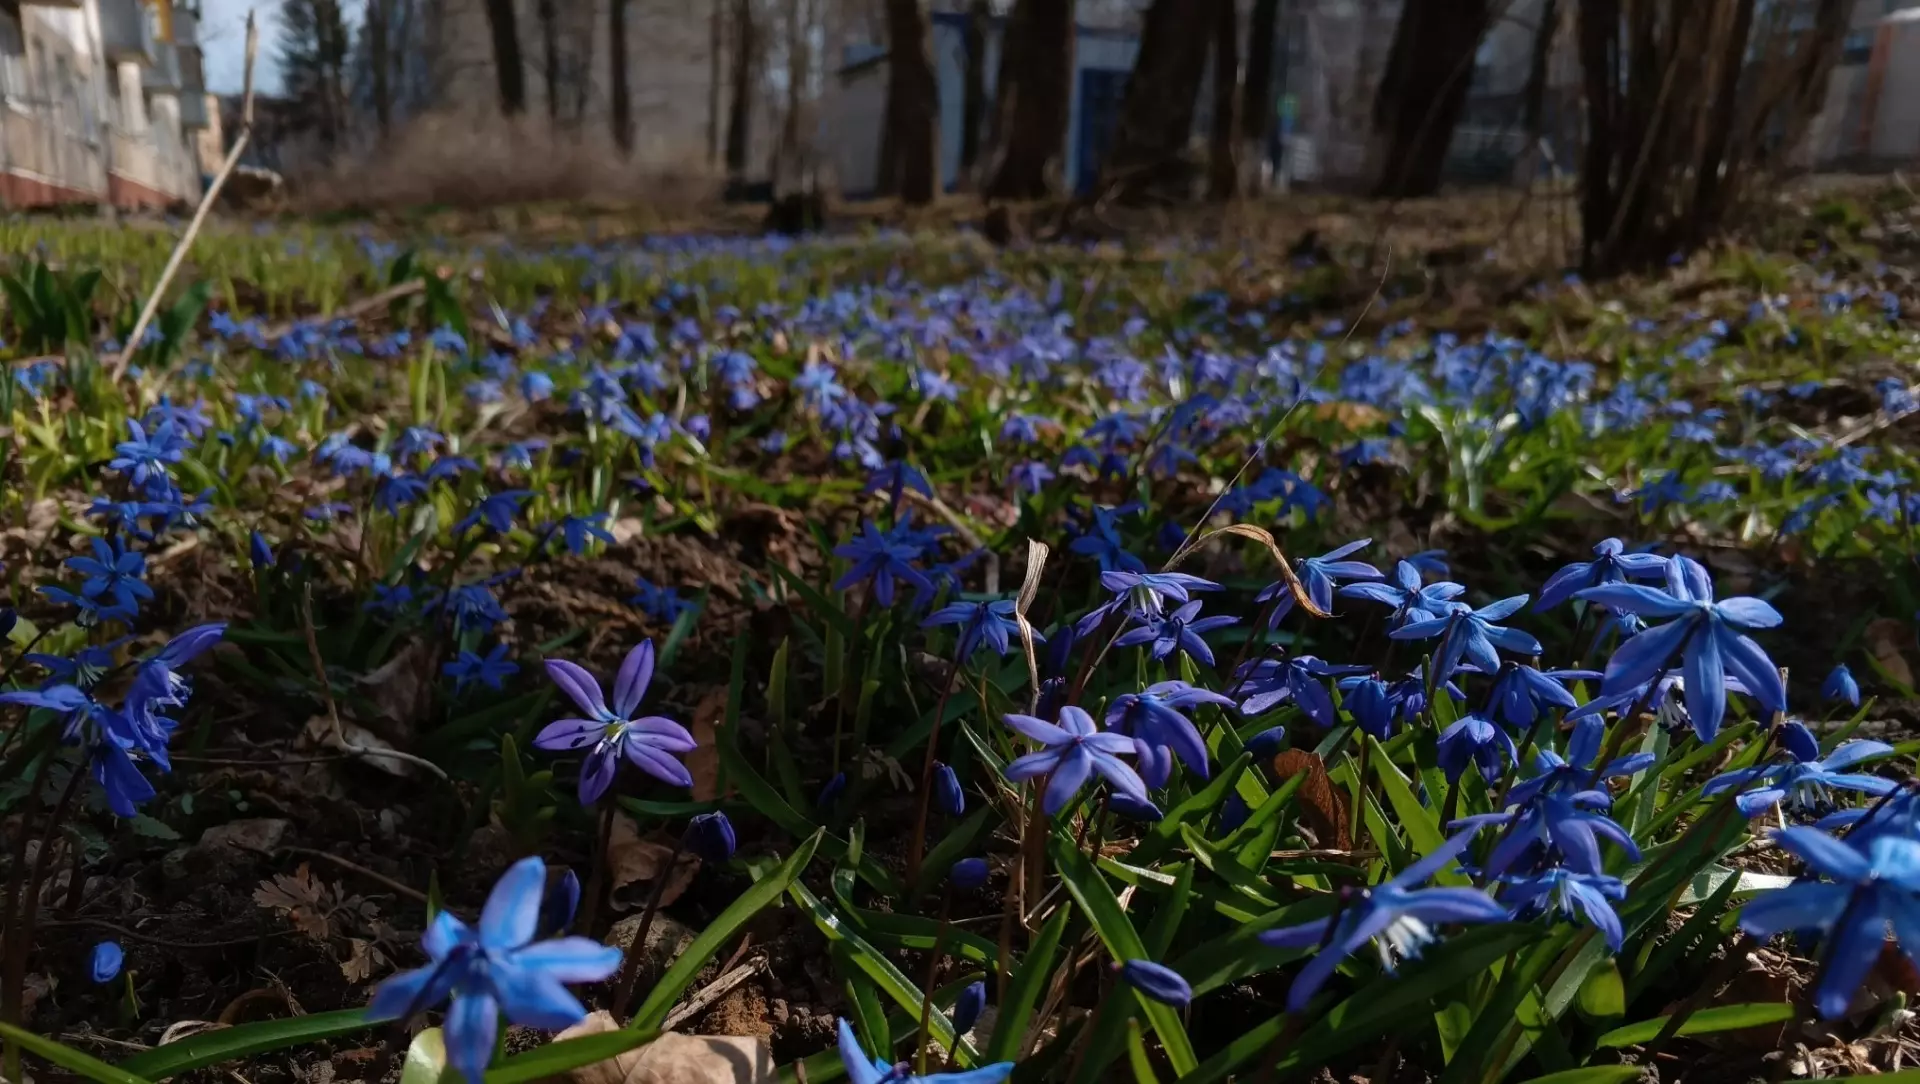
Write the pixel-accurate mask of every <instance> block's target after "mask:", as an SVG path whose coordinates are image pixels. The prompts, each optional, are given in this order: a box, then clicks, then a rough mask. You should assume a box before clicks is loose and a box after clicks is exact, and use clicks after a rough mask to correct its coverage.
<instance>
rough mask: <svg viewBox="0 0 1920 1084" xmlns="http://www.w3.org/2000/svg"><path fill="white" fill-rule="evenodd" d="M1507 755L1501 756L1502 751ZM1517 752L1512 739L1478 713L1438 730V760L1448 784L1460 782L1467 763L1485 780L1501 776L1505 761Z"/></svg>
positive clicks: (1504, 731)
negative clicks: (1445, 774)
mask: <svg viewBox="0 0 1920 1084" xmlns="http://www.w3.org/2000/svg"><path fill="white" fill-rule="evenodd" d="M1502 753H1505V754H1506V756H1505V757H1504V758H1502V756H1501V754H1502ZM1519 755H1520V751H1519V750H1518V749H1515V748H1514V747H1513V738H1512V737H1511V736H1509V735H1508V734H1507V732H1506V730H1504V729H1502V728H1501V727H1500V725H1499V724H1497V723H1495V722H1494V721H1493V720H1491V719H1488V718H1487V717H1486V716H1484V715H1480V714H1478V713H1474V714H1469V715H1463V716H1461V717H1460V718H1459V719H1458V720H1456V721H1455V722H1454V723H1453V724H1452V725H1451V726H1449V727H1447V728H1446V729H1445V730H1442V731H1441V732H1440V740H1439V747H1438V760H1439V764H1440V770H1441V771H1443V772H1445V773H1447V781H1448V782H1449V783H1457V782H1459V781H1460V777H1461V775H1463V774H1465V773H1466V770H1467V766H1468V765H1472V766H1473V769H1474V770H1475V771H1477V772H1479V773H1480V778H1481V779H1484V780H1486V781H1488V782H1492V781H1493V780H1495V779H1498V778H1500V776H1501V774H1502V773H1504V772H1505V771H1506V767H1505V764H1506V763H1508V762H1511V761H1512V760H1513V759H1514V758H1516V757H1518V756H1519Z"/></svg>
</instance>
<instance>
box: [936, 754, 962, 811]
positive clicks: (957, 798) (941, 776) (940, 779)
mask: <svg viewBox="0 0 1920 1084" xmlns="http://www.w3.org/2000/svg"><path fill="white" fill-rule="evenodd" d="M933 808H935V809H937V810H939V811H940V812H941V813H943V814H945V815H946V816H949V817H958V816H960V815H961V814H962V813H965V812H966V811H967V792H966V791H965V790H962V789H961V787H960V777H959V776H958V775H956V774H954V771H953V765H951V764H938V763H936V764H935V765H934V766H933Z"/></svg>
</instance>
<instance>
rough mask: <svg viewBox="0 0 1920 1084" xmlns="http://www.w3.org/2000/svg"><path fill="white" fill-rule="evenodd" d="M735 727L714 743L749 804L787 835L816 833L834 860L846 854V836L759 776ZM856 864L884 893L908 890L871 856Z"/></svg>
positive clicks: (822, 848) (726, 729) (729, 776)
mask: <svg viewBox="0 0 1920 1084" xmlns="http://www.w3.org/2000/svg"><path fill="white" fill-rule="evenodd" d="M736 731H737V728H736V727H730V726H723V727H720V728H718V732H717V733H716V735H715V740H714V743H713V744H714V747H715V748H716V749H718V750H719V751H720V768H721V770H722V771H724V772H726V774H727V781H728V782H729V783H732V784H733V786H734V788H735V789H736V790H738V791H739V792H740V796H741V797H742V798H744V799H746V801H747V804H748V805H751V806H752V807H753V808H754V809H756V810H758V811H759V813H760V815H761V816H763V817H766V818H767V819H768V820H770V821H772V822H773V823H774V824H776V825H778V826H779V827H780V828H781V829H783V830H785V831H786V832H787V834H788V835H791V836H793V837H795V838H796V839H804V838H806V837H808V836H812V835H815V834H816V833H817V834H819V837H820V838H819V847H820V853H822V854H824V855H826V856H827V857H828V858H831V859H834V860H835V861H838V860H840V859H843V858H846V857H847V854H848V845H847V842H846V841H845V840H843V839H840V838H838V837H837V836H833V835H831V834H828V833H826V832H825V831H824V830H823V829H822V828H820V826H819V825H816V824H814V823H813V822H812V821H810V820H808V819H807V818H806V817H805V816H803V815H801V814H800V813H799V812H798V811H796V810H795V809H794V808H793V807H792V806H790V805H788V804H787V800H786V799H785V798H782V797H781V796H780V792H779V791H776V790H774V789H773V786H772V785H771V784H769V783H768V782H767V781H766V780H765V779H762V778H761V777H760V773H759V772H756V771H754V770H753V765H752V764H750V763H748V761H747V758H746V757H745V756H742V755H741V753H740V746H739V743H738V739H737V737H736ZM854 866H855V868H856V869H857V870H858V871H859V873H860V879H861V880H863V881H865V882H867V883H868V884H870V885H872V886H873V887H874V889H875V890H876V891H878V892H879V893H880V894H881V895H883V896H894V897H898V896H901V895H903V894H904V893H905V889H904V888H902V887H901V884H900V880H899V878H897V877H895V876H894V875H893V874H892V873H890V872H888V871H887V869H886V868H885V867H883V866H881V865H880V864H879V863H878V862H875V861H874V860H873V859H872V858H870V857H865V856H863V857H861V859H860V860H859V861H858V862H856V863H854Z"/></svg>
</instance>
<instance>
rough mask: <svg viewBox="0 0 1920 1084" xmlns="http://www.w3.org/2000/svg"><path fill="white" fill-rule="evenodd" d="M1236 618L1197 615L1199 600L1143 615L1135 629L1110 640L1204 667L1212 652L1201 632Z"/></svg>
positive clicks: (1229, 623)
mask: <svg viewBox="0 0 1920 1084" xmlns="http://www.w3.org/2000/svg"><path fill="white" fill-rule="evenodd" d="M1239 620H1240V619H1239V618H1237V617H1231V616H1226V615H1221V614H1216V615H1214V616H1213V617H1201V616H1200V600H1199V599H1194V600H1193V601H1192V602H1189V603H1187V604H1186V605H1184V606H1182V607H1180V608H1179V609H1177V610H1175V611H1173V612H1172V613H1170V614H1162V615H1159V616H1151V615H1149V616H1143V617H1142V618H1141V619H1140V621H1141V623H1140V624H1139V625H1137V626H1136V627H1134V628H1132V629H1129V630H1127V631H1126V632H1124V633H1121V634H1120V636H1119V637H1118V638H1117V639H1115V640H1114V641H1113V646H1115V647H1138V646H1140V645H1142V644H1151V645H1152V648H1151V650H1150V651H1149V654H1151V655H1152V657H1153V658H1155V659H1164V658H1166V657H1167V656H1168V655H1171V654H1173V653H1174V652H1175V651H1179V652H1181V653H1182V654H1185V655H1187V656H1189V657H1191V658H1192V659H1193V660H1194V661H1195V662H1198V663H1201V664H1202V665H1205V666H1212V665H1213V649H1212V648H1210V647H1208V646H1207V642H1206V641H1205V640H1203V639H1201V638H1200V634H1201V633H1203V632H1211V631H1213V630H1214V629H1218V628H1225V627H1226V626H1228V625H1232V624H1237V623H1238V622H1239Z"/></svg>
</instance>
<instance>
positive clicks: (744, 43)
mask: <svg viewBox="0 0 1920 1084" xmlns="http://www.w3.org/2000/svg"><path fill="white" fill-rule="evenodd" d="M753 54H754V45H753V0H736V2H735V4H734V7H733V101H732V102H731V103H729V105H728V110H727V179H728V180H730V181H733V182H735V183H738V182H739V181H741V180H743V179H745V177H746V175H747V146H748V144H749V143H750V142H751V140H750V138H749V137H750V135H751V133H750V132H749V131H748V125H750V124H752V123H753Z"/></svg>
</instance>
